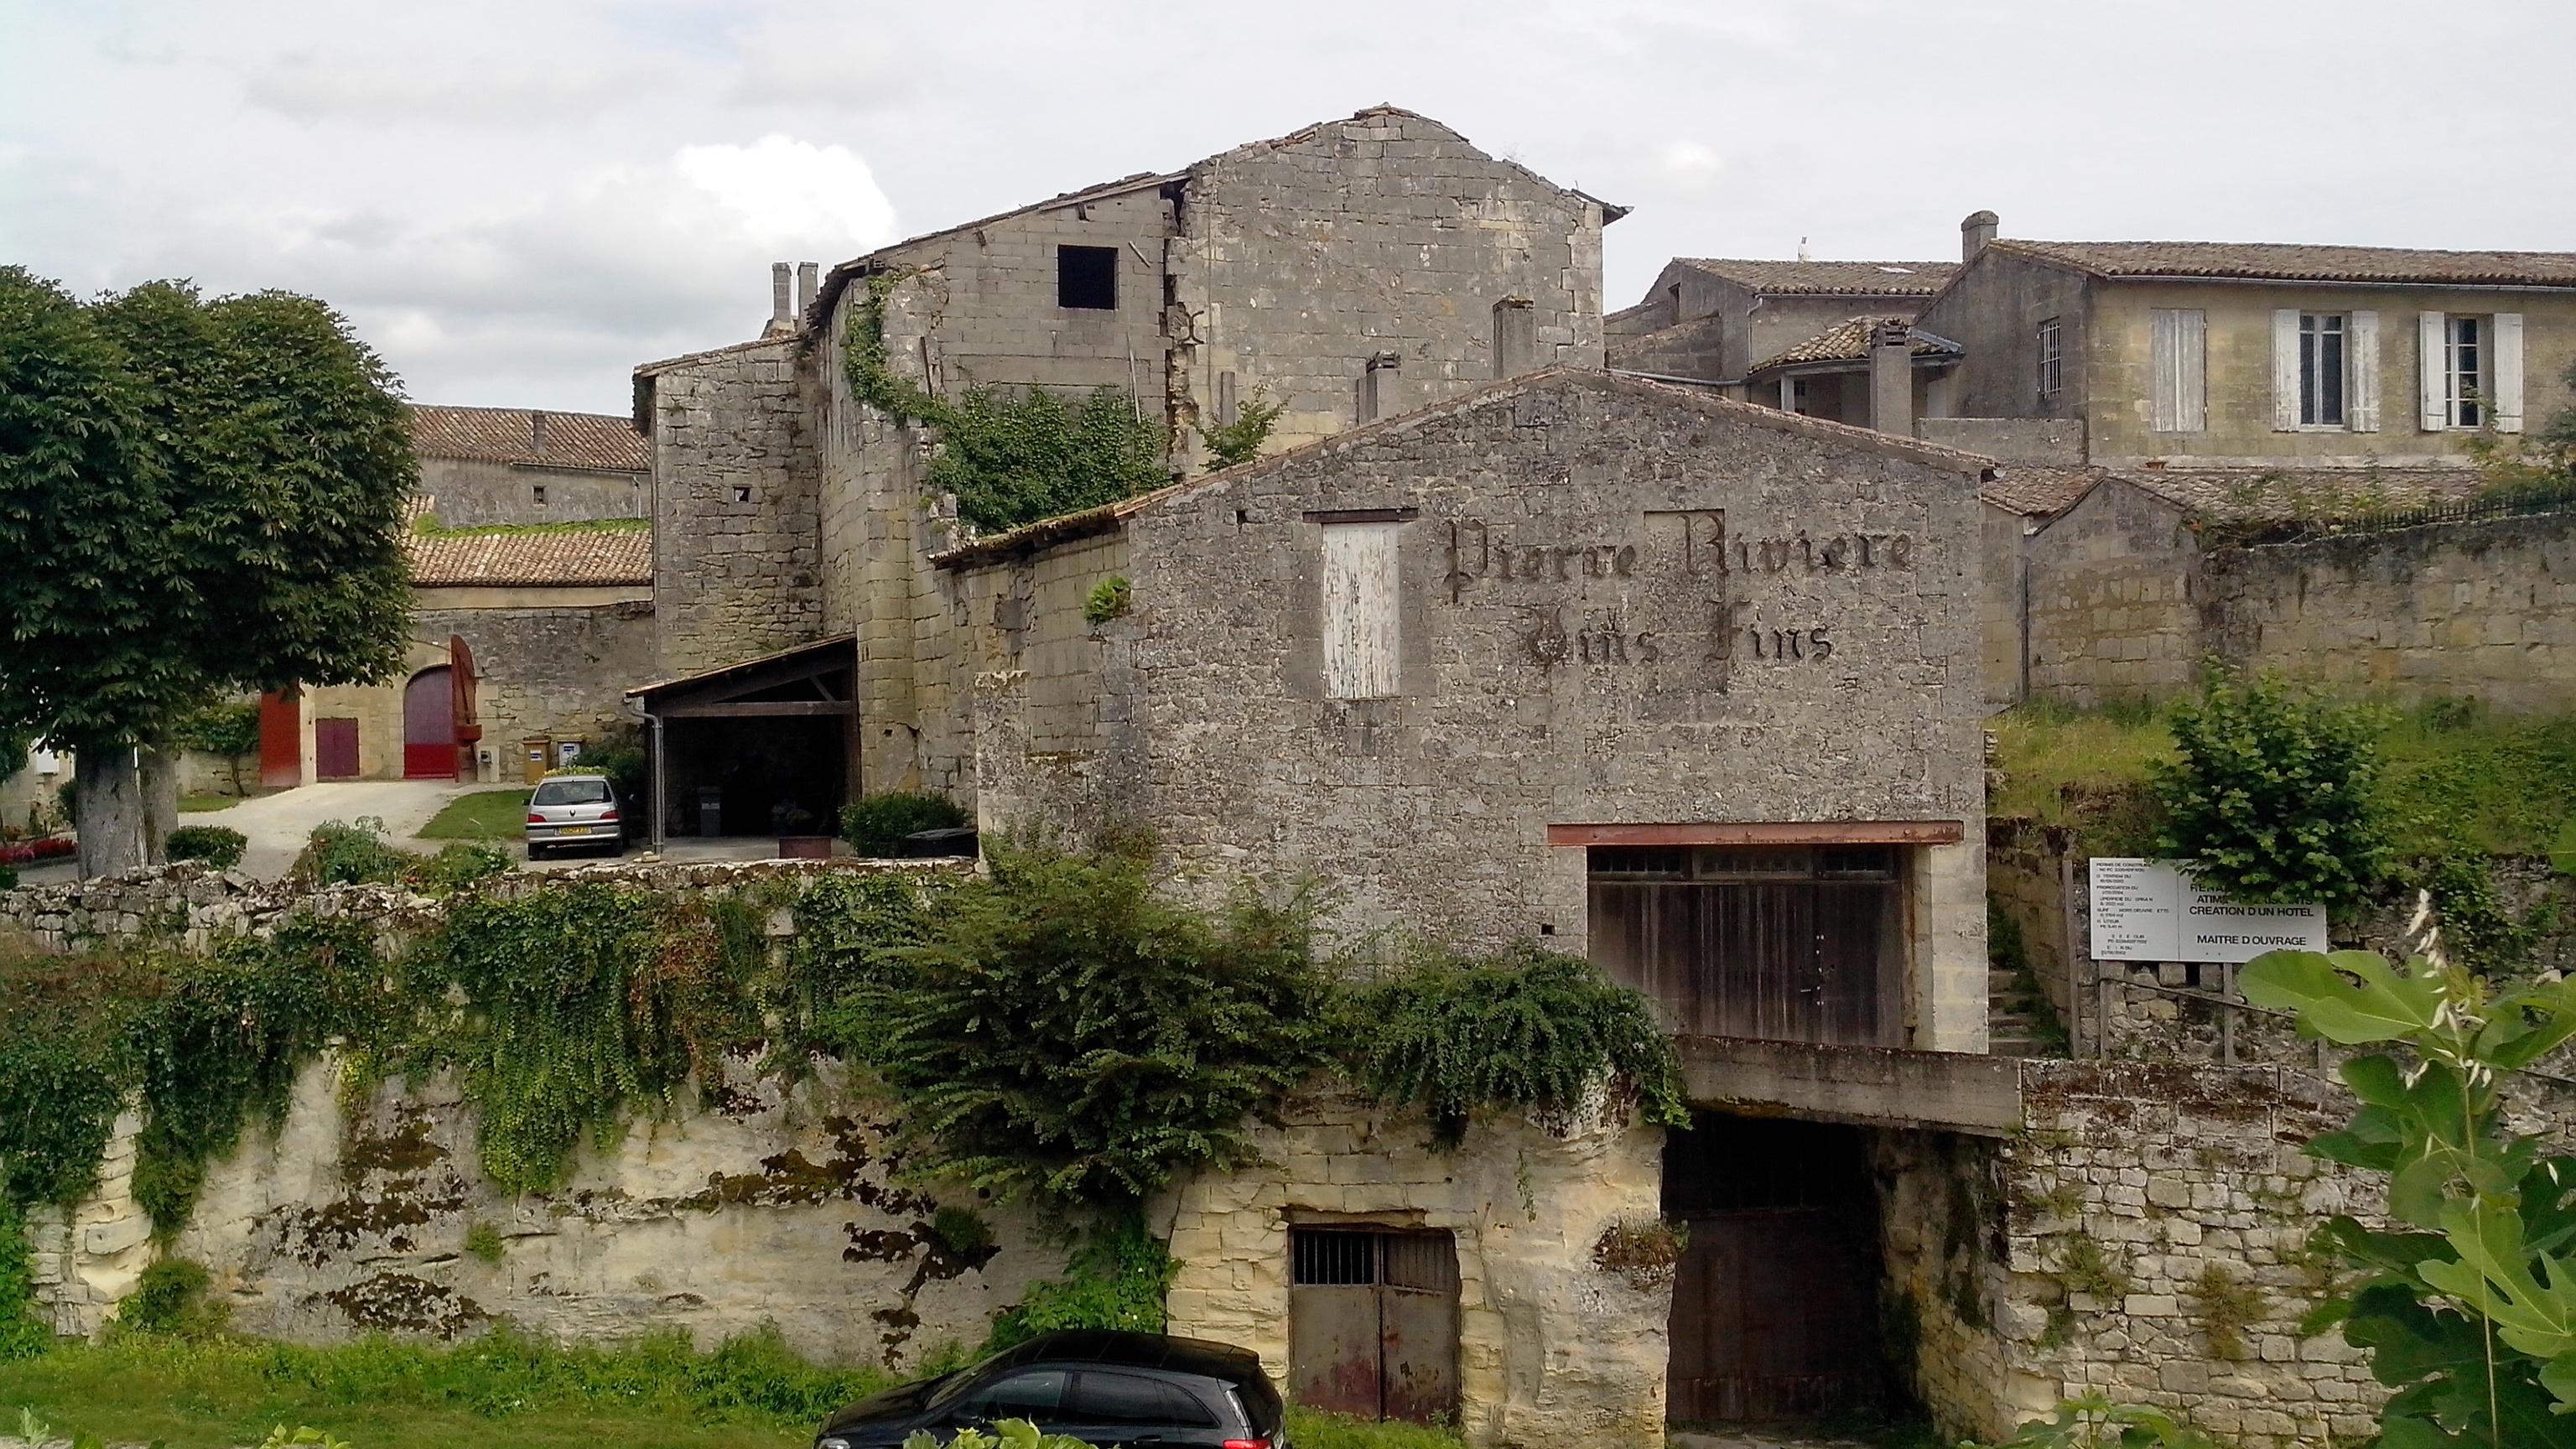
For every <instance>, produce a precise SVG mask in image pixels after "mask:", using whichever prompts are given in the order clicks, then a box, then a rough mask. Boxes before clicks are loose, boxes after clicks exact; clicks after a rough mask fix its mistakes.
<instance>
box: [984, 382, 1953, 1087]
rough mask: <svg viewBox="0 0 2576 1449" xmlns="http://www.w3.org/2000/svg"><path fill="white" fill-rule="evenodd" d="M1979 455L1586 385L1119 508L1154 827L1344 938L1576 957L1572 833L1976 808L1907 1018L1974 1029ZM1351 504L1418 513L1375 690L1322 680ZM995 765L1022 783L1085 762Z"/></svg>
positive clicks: (1927, 912) (1029, 792)
mask: <svg viewBox="0 0 2576 1449" xmlns="http://www.w3.org/2000/svg"><path fill="white" fill-rule="evenodd" d="M1968 467H1969V465H1967V464H1964V463H1961V464H1957V465H1954V464H1952V463H1950V462H1948V461H1946V455H1937V454H1926V453H1923V452H1920V451H1918V450H1917V449H1916V448H1915V447H1914V445H1911V444H1908V443H1902V442H1897V441H1894V440H1890V439H1885V438H1883V437H1881V436H1879V435H1876V434H1867V433H1861V432H1857V431H1854V430H1848V429H1842V428H1836V427H1833V426H1831V425H1828V424H1822V423H1815V422H1811V421H1808V420H1805V419H1798V418H1792V417H1787V416H1784V415H1782V414H1780V413H1778V412H1776V411H1773V410H1770V409H1762V408H1752V407H1748V406H1745V405H1743V404H1734V403H1726V402H1722V401H1719V400H1715V399H1709V398H1705V397H1702V396H1699V395H1697V394H1693V393H1685V392H1682V391H1680V390H1677V389H1669V388H1663V387H1659V386H1656V385H1654V384H1650V383H1642V382H1630V381H1624V380H1618V379H1613V378H1609V377H1606V376H1604V375H1602V374H1598V373H1583V372H1572V371H1566V372H1559V373H1552V374H1546V375H1543V376H1542V377H1540V378H1537V379H1533V380H1530V381H1528V382H1525V383H1523V384H1520V385H1517V386H1510V387H1503V388H1498V389H1495V390H1493V391H1492V392H1490V393H1484V394H1479V395H1476V396H1475V397H1472V398H1469V399H1465V400H1461V401H1460V402H1458V403H1457V404H1455V405H1453V406H1451V407H1448V408H1440V409H1433V410H1430V411H1428V412H1426V413H1423V414H1420V415H1418V416H1417V417H1415V418H1414V419H1411V420H1408V421H1406V422H1404V423H1401V424H1399V425H1395V426H1391V427H1386V428H1378V429H1372V430H1369V431H1367V432H1365V433H1362V434H1357V435H1353V436H1352V437H1350V438H1347V439H1343V440H1336V441H1335V442H1332V443H1329V444H1327V445H1325V446H1323V447H1321V448H1315V449H1308V450H1305V451H1303V452H1300V453H1297V454H1295V455H1292V456H1290V457H1287V458H1282V459H1279V460H1276V461H1274V462H1272V463H1269V464H1265V465H1263V466H1260V467H1255V468H1247V469H1236V470H1233V471H1231V472H1229V473H1225V474H1219V475H1216V476H1214V477H1212V478H1210V479H1208V480H1207V481H1206V482H1205V483H1204V484H1202V485H1199V486H1197V487H1194V488H1191V489H1188V490H1186V491H1185V492H1183V493H1181V494H1179V495H1176V496H1173V497H1171V498H1168V499H1166V500H1165V501H1163V502H1161V503H1159V504H1157V505H1155V506H1153V507H1150V508H1147V509H1145V510H1143V511H1141V512H1139V513H1138V514H1136V515H1135V516H1134V517H1133V518H1132V519H1131V520H1130V521H1129V523H1128V525H1127V528H1128V537H1129V539H1130V540H1131V545H1130V546H1131V549H1132V552H1131V554H1130V559H1129V567H1128V573H1129V575H1130V576H1131V577H1132V579H1133V581H1134V600H1135V603H1134V608H1135V613H1134V616H1133V623H1134V627H1135V628H1136V629H1137V630H1138V631H1140V632H1139V634H1138V636H1137V637H1136V639H1135V641H1134V644H1133V653H1132V659H1133V661H1134V664H1135V674H1134V681H1133V685H1132V694H1131V697H1130V698H1129V699H1128V700H1127V701H1126V702H1125V703H1124V704H1122V705H1120V706H1119V707H1118V708H1119V709H1120V710H1121V711H1122V712H1121V713H1120V714H1119V715H1118V716H1117V717H1118V718H1120V719H1121V720H1124V721H1131V722H1132V723H1128V724H1126V725H1125V726H1124V728H1125V729H1127V730H1129V731H1132V737H1133V738H1134V740H1135V741H1136V742H1137V743H1136V744H1135V746H1134V749H1135V751H1136V758H1137V760H1138V761H1139V764H1138V765H1137V767H1136V769H1135V772H1134V779H1133V784H1132V787H1128V788H1132V790H1133V792H1134V793H1133V794H1132V796H1130V797H1128V798H1129V799H1130V800H1132V803H1133V813H1134V814H1135V816H1136V818H1138V819H1140V820H1142V821H1144V822H1145V823H1148V824H1150V825H1151V826H1152V827H1153V828H1154V829H1155V830H1156V831H1157V833H1158V836H1159V838H1160V839H1161V840H1162V842H1163V844H1164V846H1165V848H1166V849H1167V850H1169V851H1170V852H1171V853H1172V854H1173V855H1174V856H1175V857H1177V858H1178V859H1180V860H1181V861H1183V862H1186V863H1187V864H1188V865H1190V866H1191V867H1193V868H1195V869H1197V870H1198V871H1200V872H1201V873H1202V878H1203V879H1205V880H1207V881H1208V882H1210V884H1211V886H1212V887H1222V886H1223V885H1225V884H1228V883H1230V882H1231V881H1232V880H1233V879H1235V878H1236V877H1237V876H1239V875H1241V874H1243V873H1245V872H1246V871H1253V872H1295V871H1300V870H1305V869H1312V870H1314V871H1316V872H1318V873H1319V874H1320V875H1321V876H1322V877H1323V878H1325V879H1327V880H1329V881H1332V882H1333V883H1334V884H1335V885H1336V887H1337V889H1338V901H1339V910H1338V914H1337V916H1336V923H1337V924H1340V925H1344V926H1348V927H1352V928H1357V929H1366V928H1374V927H1378V926H1386V925H1398V926H1404V927H1410V928H1422V929H1429V930H1434V931H1448V932H1454V933H1456V934H1457V935H1458V936H1459V937H1460V938H1461V939H1462V940H1465V941H1470V942H1480V943H1488V944H1490V943H1498V942H1501V941H1506V940H1511V939H1514V938H1522V937H1531V938H1535V937H1548V938H1551V944H1555V945H1560V946H1562V947H1564V948H1565V949H1568V950H1574V951H1578V952H1579V951H1581V950H1582V949H1583V946H1584V938H1585V919H1586V909H1587V908H1586V897H1585V859H1584V855H1583V853H1582V852H1581V851H1579V850H1566V849H1555V848H1551V847H1550V846H1549V845H1548V843H1547V832H1546V827H1547V826H1548V825H1550V824H1553V823H1586V822H1604V821H1609V822H1640V823H1663V822H1684V823H1687V822H1701V821H1736V822H1760V821H1789V822H1798V821H1834V820H1924V819H1931V820H1957V821H1960V822H1961V825H1962V829H1963V830H1964V831H1965V834H1966V837H1967V838H1966V840H1965V842H1964V843H1962V844H1960V845H1956V846H1933V847H1928V848H1924V849H1922V850H1920V851H1918V852H1915V853H1914V859H1913V861H1912V866H1911V879H1912V885H1911V896H1912V900H1913V905H1914V914H1913V919H1912V921H1911V923H1910V930H1911V933H1912V939H1913V941H1914V943H1915V955H1914V959H1915V965H1916V974H1915V978H1914V982H1913V990H1914V992H1915V993H1916V994H1915V997H1914V999H1913V1001H1912V1002H1911V1003H1910V1006H1909V1011H1908V1014H1909V1025H1910V1031H1911V1041H1912V1043H1913V1044H1914V1045H1917V1046H1924V1047H1932V1048H1936V1049H1942V1050H1968V1051H1973V1050H1977V1049H1979V1048H1980V1047H1982V1045H1983V1042H1984V1024H1985V1010H1984V1004H1985V990H1984V985H1985V975H1984V973H1985V960H1984V940H1983V938H1984V907H1983V891H1982V885H1981V851H1982V845H1981V841H1980V834H1981V826H1982V813H1983V810H1982V800H1981V797H1980V787H1981V778H1982V777H1981V766H1980V760H1981V739H1982V737H1981V735H1980V733H1979V729H1978V724H1979V721H1980V719H1981V717H1982V715H1981V707H1980V704H1979V700H1978V685H1977V681H1976V680H1975V679H1974V678H1973V677H1972V674H1973V668H1974V665H1973V659H1974V653H1973V648H1972V641H1973V639H1974V637H1975V628H1976V621H1975V596H1976V578H1977V573H1978V556H1977V534H1976V509H1977V507H1978V504H1977V501H1976V497H1975V488H1974V483H1973V474H1972V472H1970V471H1962V469H1966V468H1968ZM1332 509H1365V510H1379V511H1383V510H1418V516H1416V517H1414V518H1413V521H1411V522H1409V523H1405V524H1403V525H1402V530H1403V532H1402V535H1401V539H1400V542H1399V544H1398V549H1399V554H1400V559H1399V564H1398V571H1399V576H1400V577H1399V581H1398V597H1397V598H1395V599H1393V600H1390V601H1388V607H1390V608H1391V610H1392V611H1393V612H1392V615H1391V617H1390V619H1389V620H1388V621H1387V622H1388V623H1389V624H1390V625H1391V626H1392V627H1391V633H1392V635H1393V644H1392V647H1394V648H1395V649H1396V651H1397V653H1398V655H1399V657H1400V663H1399V664H1398V666H1397V668H1398V672H1399V674H1400V682H1399V684H1398V687H1397V689H1396V692H1394V693H1393V694H1390V695H1387V696H1385V697H1379V698H1369V699H1334V698H1329V697H1327V690H1326V688H1325V684H1324V680H1323V677H1322V676H1323V664H1322V659H1323V649H1324V645H1323V642H1322V639H1321V634H1322V623H1321V620H1322V611H1323V605H1322V599H1321V592H1320V591H1321V587H1322V586H1321V581H1320V571H1321V567H1322V565H1321V562H1320V560H1321V555H1322V551H1323V547H1324V545H1323V540H1322V533H1323V530H1324V529H1325V528H1326V527H1328V526H1330V525H1328V524H1325V523H1322V522H1318V521H1317V519H1318V516H1319V511H1323V510H1332ZM1321 516H1324V517H1329V516H1330V514H1329V513H1323V514H1322V515H1321ZM1686 530H1687V532H1686ZM1864 536H1866V537H1867V538H1868V539H1869V540H1871V541H1870V543H1869V544H1868V549H1869V552H1868V553H1867V554H1866V555H1864V554H1863V553H1862V551H1861V544H1860V542H1859V540H1860V539H1861V538H1862V537H1864ZM1721 541H1724V542H1723V545H1722V547H1721ZM1802 541H1803V542H1802ZM1720 553H1724V554H1725V555H1726V556H1727V558H1728V559H1729V560H1730V562H1728V563H1726V564H1725V565H1724V567H1725V569H1726V570H1727V571H1726V572H1720V568H1721V565H1720V562H1719V554H1720ZM1864 557H1865V558H1866V560H1867V561H1866V562H1864V561H1863V560H1864ZM1506 560H1508V563H1506ZM1765 560H1768V562H1765ZM1793 640H1794V648H1793V645H1792V642H1791V641H1793ZM1103 657H1104V660H1106V659H1107V658H1108V657H1109V656H1107V655H1106V654H1104V656H1103ZM1105 707H1106V706H1104V708H1105ZM1108 743H1109V742H1108V741H1107V740H1106V739H1105V738H1104V740H1103V742H1102V745H1101V746H1100V748H1107V746H1108ZM984 759H985V764H986V775H985V781H986V784H985V788H986V789H995V788H996V782H995V779H994V773H993V772H994V771H997V770H1000V771H1023V772H1025V774H1026V775H1027V776H1028V779H1027V780H1026V781H1025V782H1023V783H1020V784H1016V785H1012V786H1010V787H1009V789H1008V791H1007V792H1006V793H1011V794H1017V795H1021V796H1024V797H1043V796H1044V795H1046V793H1047V792H1048V789H1049V788H1050V786H1049V783H1048V780H1047V778H1046V777H1049V776H1051V775H1054V774H1056V773H1058V772H1059V771H1060V770H1061V768H1062V765H1063V762H1062V761H1061V760H1059V759H1054V758H1047V757H1046V756H1045V753H1044V752H1041V751H1035V750H1030V751H1026V752H1024V753H1023V754H1022V755H1021V756H1020V757H1019V758H1017V759H1016V760H1014V759H1010V758H996V752H995V751H987V752H986V753H985V756H984ZM1676 760H1687V761H1690V762H1691V764H1692V768H1689V769H1686V770H1685V769H1676V768H1674V762H1675V761H1676ZM987 814H988V823H991V824H994V825H999V824H1001V823H1003V822H1000V821H998V820H991V819H990V818H989V815H990V812H987Z"/></svg>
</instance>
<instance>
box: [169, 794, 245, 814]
mask: <svg viewBox="0 0 2576 1449" xmlns="http://www.w3.org/2000/svg"><path fill="white" fill-rule="evenodd" d="M240 803H241V797H240V796H239V795H182V796H180V797H179V813H180V814H182V815H206V814H211V813H212V812H214V811H217V810H230V809H231V808H233V807H234V806H236V805H239V804H240Z"/></svg>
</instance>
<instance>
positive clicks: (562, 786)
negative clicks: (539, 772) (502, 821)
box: [528, 775, 626, 860]
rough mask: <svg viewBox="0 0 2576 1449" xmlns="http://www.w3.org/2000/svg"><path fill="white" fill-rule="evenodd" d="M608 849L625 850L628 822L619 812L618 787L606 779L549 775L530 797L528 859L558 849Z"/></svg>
mask: <svg viewBox="0 0 2576 1449" xmlns="http://www.w3.org/2000/svg"><path fill="white" fill-rule="evenodd" d="M564 845H605V846H607V847H608V849H609V851H610V853H611V854H618V853H622V852H624V850H625V849H626V822H625V821H624V819H622V818H621V817H620V816H619V814H618V810H617V787H615V786H614V785H611V784H609V783H608V777H607V776H606V775H548V776H547V777H546V778H544V779H542V780H540V781H538V782H537V789H536V793H535V794H533V795H530V796H529V797H528V859H530V860H536V859H539V858H541V857H542V856H544V855H545V854H546V852H547V851H548V850H550V849H552V848H554V847H556V846H564Z"/></svg>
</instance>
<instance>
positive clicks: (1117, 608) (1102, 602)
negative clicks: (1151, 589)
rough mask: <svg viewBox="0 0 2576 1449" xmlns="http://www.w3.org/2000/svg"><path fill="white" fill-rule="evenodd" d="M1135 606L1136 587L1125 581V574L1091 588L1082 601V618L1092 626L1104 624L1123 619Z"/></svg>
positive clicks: (1103, 580) (1107, 579)
mask: <svg viewBox="0 0 2576 1449" xmlns="http://www.w3.org/2000/svg"><path fill="white" fill-rule="evenodd" d="M1135 605H1136V586H1135V585H1133V584H1131V583H1129V582H1128V581H1127V576H1126V575H1125V574H1119V575H1117V576H1116V577H1114V578H1106V579H1102V580H1101V581H1100V582H1098V583H1096V584H1093V585H1092V586H1091V592H1090V593H1089V594H1087V595H1085V596H1084V598H1083V600H1082V617H1083V618H1085V619H1087V620H1089V621H1090V622H1092V623H1094V624H1106V623H1108V622H1109V621H1110V620H1112V619H1123V618H1125V617H1126V616H1127V611H1128V610H1129V609H1131V608H1134V607H1135Z"/></svg>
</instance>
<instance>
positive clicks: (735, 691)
mask: <svg viewBox="0 0 2576 1449" xmlns="http://www.w3.org/2000/svg"><path fill="white" fill-rule="evenodd" d="M857 670H858V636H857V635H856V634H834V635H832V636H831V637H830V638H827V639H817V640H815V641H814V642H812V643H810V644H799V645H796V646H794V647H793V648H789V649H781V650H779V651H778V652H776V653H774V654H763V655H761V656H759V657H758V658H754V659H745V660H743V661H741V662H740V663H737V664H726V665H720V666H718V667H716V668H714V669H707V670H701V671H700V672H698V673H696V674H688V675H682V676H681V677H679V678H677V679H665V680H660V681H657V682H655V683H652V684H647V685H642V686H639V687H637V688H634V689H630V690H628V691H626V697H627V698H628V699H631V700H633V701H635V703H636V707H637V710H638V712H639V713H641V714H642V715H643V716H644V722H645V724H646V725H647V726H649V727H650V728H651V730H652V732H653V741H652V750H653V812H652V813H653V835H652V840H653V848H654V849H656V850H659V849H661V848H662V838H663V822H664V819H665V818H666V816H667V815H668V814H669V806H668V805H667V804H666V803H665V801H664V799H663V793H662V757H663V754H664V750H663V740H662V738H661V735H662V730H663V727H664V726H665V725H667V724H668V723H670V722H671V721H674V720H713V719H742V720H747V719H794V718H815V717H824V718H838V719H841V720H843V721H845V725H844V734H845V736H846V737H847V739H848V741H849V748H850V749H851V750H852V751H856V749H857V748H858V731H857V729H856V723H857V719H858V713H859V706H858V700H857V698H856V697H855V689H854V685H855V683H856V679H857ZM852 763H853V764H855V763H856V762H855V761H853V762H852Z"/></svg>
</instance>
